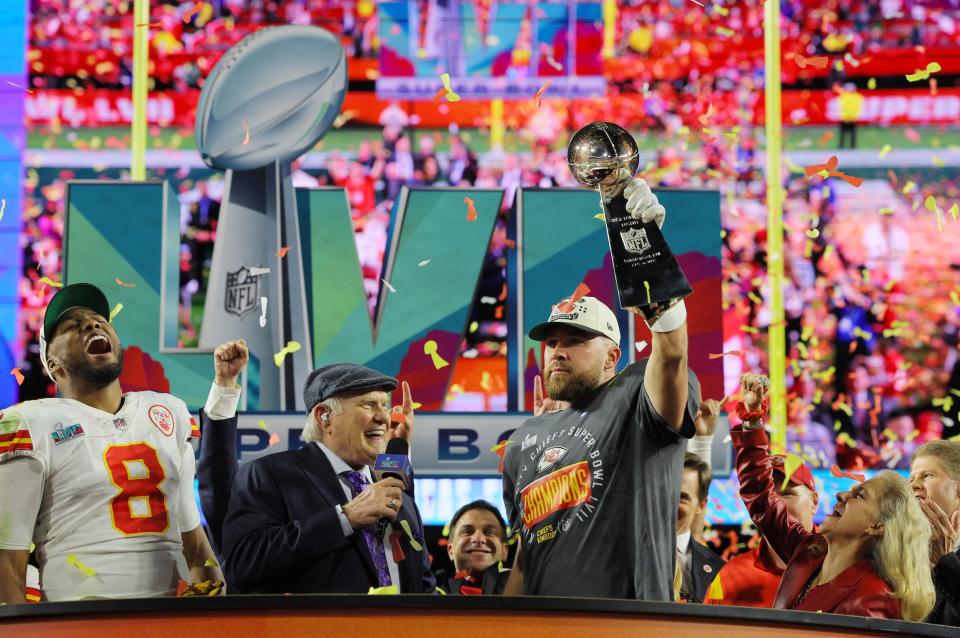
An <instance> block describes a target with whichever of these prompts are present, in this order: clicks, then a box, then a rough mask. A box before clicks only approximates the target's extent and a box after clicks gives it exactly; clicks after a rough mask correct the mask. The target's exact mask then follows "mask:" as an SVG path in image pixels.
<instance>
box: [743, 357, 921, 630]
mask: <svg viewBox="0 0 960 638" xmlns="http://www.w3.org/2000/svg"><path fill="white" fill-rule="evenodd" d="M768 388H769V380H768V379H766V377H762V376H760V375H756V374H745V375H743V378H742V379H741V392H742V394H743V397H744V398H743V402H742V403H740V404H738V405H737V412H738V415H739V416H740V417H741V419H742V420H743V423H742V424H741V425H738V426H735V427H734V428H732V429H731V434H730V435H731V438H732V439H733V444H734V447H735V448H736V450H737V476H738V477H739V479H740V497H741V498H742V499H743V502H744V503H745V504H746V506H747V511H749V512H750V517H751V518H752V519H753V522H754V524H756V526H757V527H758V528H759V530H760V532H761V534H763V537H764V538H765V539H766V540H767V541H768V542H769V543H770V545H771V547H773V549H774V551H776V553H777V555H778V556H782V557H787V556H789V557H790V559H789V561H787V568H786V570H785V571H784V573H783V578H782V579H781V581H780V588H779V589H778V590H777V596H776V598H775V599H774V603H773V607H774V608H775V609H796V610H800V611H813V612H818V611H822V612H824V613H831V614H847V615H851V616H874V617H877V618H893V619H904V620H914V621H921V620H923V619H924V618H926V616H927V615H928V614H929V613H930V610H931V609H932V608H933V603H934V596H935V591H934V588H933V580H932V579H931V576H930V563H929V558H928V549H929V545H930V524H929V523H928V522H927V519H926V517H925V516H924V514H923V511H922V510H921V509H920V505H919V504H918V503H917V499H916V498H915V497H914V496H913V492H912V491H911V489H910V485H909V484H908V483H907V481H906V479H904V478H903V477H902V476H900V475H899V474H896V473H894V472H881V473H880V474H878V475H877V476H876V477H875V478H872V479H870V480H869V481H865V482H863V483H860V484H858V485H857V486H855V487H854V488H853V489H851V490H850V491H848V492H841V493H839V494H837V504H836V505H835V506H834V507H833V510H832V511H831V512H830V514H828V515H827V517H826V519H825V520H824V522H823V524H822V525H821V526H820V530H819V533H815V532H810V531H807V530H806V529H804V528H803V526H802V525H801V524H800V523H799V522H798V521H797V520H795V519H793V518H791V517H790V516H789V514H788V513H787V508H786V505H785V504H784V502H783V500H782V498H781V497H780V495H779V494H777V491H776V489H774V484H773V474H772V468H771V465H770V451H769V442H768V440H767V434H766V432H765V431H764V429H763V420H762V419H763V416H764V415H765V413H766V405H767V401H766V398H765V397H766V392H767V389H768Z"/></svg>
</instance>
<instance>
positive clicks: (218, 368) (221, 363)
mask: <svg viewBox="0 0 960 638" xmlns="http://www.w3.org/2000/svg"><path fill="white" fill-rule="evenodd" d="M249 360H250V353H249V352H248V351H247V342H246V341H244V340H243V339H237V340H236V341H228V342H226V343H224V344H222V345H220V346H217V349H216V350H214V351H213V371H214V382H215V383H216V384H217V385H219V386H222V387H224V388H234V387H236V385H237V377H239V376H240V373H241V372H243V369H244V368H245V367H247V361H249Z"/></svg>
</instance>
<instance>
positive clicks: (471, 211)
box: [463, 197, 477, 222]
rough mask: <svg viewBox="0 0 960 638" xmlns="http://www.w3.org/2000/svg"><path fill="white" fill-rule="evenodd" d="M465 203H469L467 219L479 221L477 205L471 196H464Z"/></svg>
mask: <svg viewBox="0 0 960 638" xmlns="http://www.w3.org/2000/svg"><path fill="white" fill-rule="evenodd" d="M463 203H464V204H466V205H467V221H468V222H475V221H477V207H476V206H475V205H474V203H473V200H472V199H470V198H469V197H464V198H463Z"/></svg>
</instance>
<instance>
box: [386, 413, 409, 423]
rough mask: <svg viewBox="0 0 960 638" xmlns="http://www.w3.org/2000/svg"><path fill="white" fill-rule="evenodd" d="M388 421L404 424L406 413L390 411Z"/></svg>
mask: <svg viewBox="0 0 960 638" xmlns="http://www.w3.org/2000/svg"><path fill="white" fill-rule="evenodd" d="M390 422H391V423H400V424H402V425H406V423H407V415H406V414H404V413H403V412H391V413H390Z"/></svg>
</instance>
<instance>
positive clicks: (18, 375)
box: [10, 368, 23, 385]
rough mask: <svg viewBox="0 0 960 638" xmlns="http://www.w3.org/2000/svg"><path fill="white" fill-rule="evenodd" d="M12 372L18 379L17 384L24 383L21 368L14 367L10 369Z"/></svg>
mask: <svg viewBox="0 0 960 638" xmlns="http://www.w3.org/2000/svg"><path fill="white" fill-rule="evenodd" d="M10 374H12V375H13V378H14V379H16V380H17V385H23V374H21V373H20V368H14V369H13V370H11V371H10Z"/></svg>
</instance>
